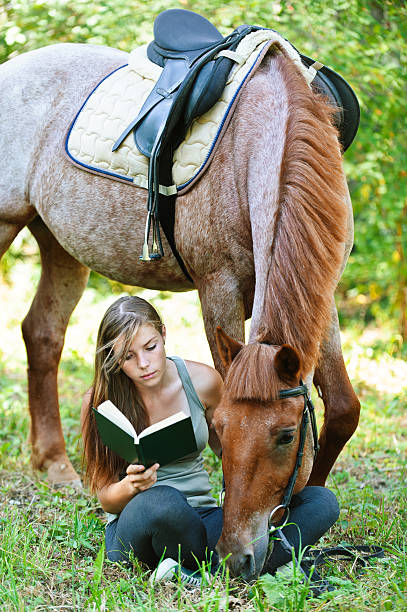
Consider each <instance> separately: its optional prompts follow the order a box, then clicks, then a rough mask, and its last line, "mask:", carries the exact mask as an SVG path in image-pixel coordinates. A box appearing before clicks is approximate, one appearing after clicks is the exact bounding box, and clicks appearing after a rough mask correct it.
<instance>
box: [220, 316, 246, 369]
mask: <svg viewBox="0 0 407 612" xmlns="http://www.w3.org/2000/svg"><path fill="white" fill-rule="evenodd" d="M215 338H216V346H217V348H218V353H219V356H220V358H221V360H222V363H223V365H224V366H225V368H227V367H229V366H230V364H231V363H232V361H233V359H234V358H235V357H236V355H237V354H238V352H239V351H240V350H241V349H242V348H243V347H244V344H242V343H241V342H238V341H237V340H234V339H233V338H231V337H230V336H228V335H227V334H226V333H225V332H224V331H223V329H222V328H221V327H219V325H218V327H217V328H216V335H215Z"/></svg>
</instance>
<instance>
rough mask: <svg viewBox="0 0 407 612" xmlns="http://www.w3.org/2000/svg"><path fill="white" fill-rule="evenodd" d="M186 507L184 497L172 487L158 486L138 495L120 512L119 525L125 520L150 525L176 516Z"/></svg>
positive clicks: (186, 503)
mask: <svg viewBox="0 0 407 612" xmlns="http://www.w3.org/2000/svg"><path fill="white" fill-rule="evenodd" d="M185 506H188V502H187V500H186V497H185V496H184V495H183V494H182V493H180V492H179V491H178V490H177V489H175V488H174V487H169V486H167V485H158V486H156V487H151V488H150V489H147V490H146V491H142V492H141V493H138V494H137V495H135V496H134V497H133V499H131V500H130V501H129V503H128V504H127V505H126V506H125V508H124V509H123V510H122V513H121V515H120V519H119V521H120V523H122V522H124V521H127V520H131V521H133V520H135V519H137V521H139V522H144V521H147V522H148V523H150V524H152V523H154V522H156V521H162V520H163V519H167V518H168V516H169V515H174V514H175V515H177V514H178V513H179V512H180V510H181V511H182V510H183V509H184V508H185Z"/></svg>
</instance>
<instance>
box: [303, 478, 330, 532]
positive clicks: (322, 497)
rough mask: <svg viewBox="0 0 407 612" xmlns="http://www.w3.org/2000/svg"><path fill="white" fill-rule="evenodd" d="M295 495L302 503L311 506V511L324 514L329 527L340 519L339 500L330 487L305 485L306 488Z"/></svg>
mask: <svg viewBox="0 0 407 612" xmlns="http://www.w3.org/2000/svg"><path fill="white" fill-rule="evenodd" d="M295 497H296V498H297V501H298V502H299V503H300V504H301V505H303V504H306V505H307V506H309V511H310V512H312V513H313V514H315V515H317V516H321V515H323V517H324V518H325V521H326V523H327V524H329V527H330V526H331V525H333V524H334V523H335V522H336V521H337V520H338V518H339V504H338V500H337V499H336V496H335V493H333V492H332V491H331V490H330V489H327V488H326V487H305V489H303V490H302V491H301V492H300V493H298V494H297V495H296V496H295ZM296 505H299V504H296ZM329 527H327V528H329Z"/></svg>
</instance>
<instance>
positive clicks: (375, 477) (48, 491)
mask: <svg viewBox="0 0 407 612" xmlns="http://www.w3.org/2000/svg"><path fill="white" fill-rule="evenodd" d="M13 274H14V278H13V279H12V280H13V284H12V285H10V286H3V287H2V289H1V295H0V297H1V298H2V303H3V304H5V305H6V307H5V308H3V309H2V311H1V318H2V320H1V321H0V323H1V327H2V331H1V334H2V335H1V338H2V352H1V353H0V403H1V410H0V609H1V610H119V609H120V610H121V609H122V610H143V611H150V610H151V611H153V610H197V611H205V612H211V611H224V610H245V611H246V610H256V611H261V612H262V611H266V610H267V611H269V610H282V611H302V610H304V611H308V610H313V611H319V610H327V611H331V610H332V611H333V610H341V611H342V610H349V611H353V610H355V611H366V612H367V611H369V612H371V611H372V610H375V611H376V610H377V611H379V610H380V611H381V610H400V611H401V610H405V609H406V607H407V595H406V573H407V572H406V569H407V562H406V552H407V551H406V548H407V544H406V535H405V534H406V533H407V513H406V498H407V495H406V491H407V487H406V478H407V473H406V461H405V458H406V451H407V435H406V430H407V413H406V410H405V408H406V399H407V387H406V384H407V383H406V380H407V364H406V363H405V362H403V361H401V360H400V359H398V358H397V356H396V354H394V353H393V354H392V355H390V354H388V353H387V352H386V351H385V347H386V346H387V344H386V342H387V338H388V337H390V336H389V334H391V332H390V331H389V332H387V331H386V330H384V329H382V330H375V329H367V330H364V332H363V333H362V334H361V333H360V332H359V333H358V335H357V336H355V334H354V332H353V331H352V330H346V332H345V333H344V349H345V356H346V361H347V367H348V371H349V373H350V376H351V379H352V380H353V382H354V385H355V388H356V390H357V393H358V394H359V397H360V399H361V401H362V416H361V422H360V426H359V429H358V431H357V432H356V434H355V435H354V436H353V438H352V439H351V441H350V442H349V444H348V445H347V447H346V448H345V450H344V451H343V453H342V454H341V455H340V457H339V459H338V461H337V463H336V465H335V466H334V469H333V471H332V473H331V476H330V479H329V483H328V484H329V486H330V487H331V488H332V489H333V490H334V491H335V493H336V495H337V496H338V499H339V501H340V506H341V514H340V518H339V520H338V522H337V524H336V525H335V526H334V527H333V528H332V529H331V531H330V533H329V534H327V535H325V536H324V538H323V540H322V542H321V543H320V544H321V545H323V546H327V545H333V544H339V543H342V544H361V543H368V544H374V543H379V544H382V545H385V546H386V557H385V558H384V559H376V560H373V561H372V564H371V566H370V567H369V568H368V569H367V570H366V571H365V572H364V573H363V574H361V575H358V572H357V569H356V568H355V567H352V565H351V564H349V563H341V564H334V565H332V566H329V567H328V568H326V570H325V574H326V576H327V577H328V578H329V580H330V582H331V583H332V584H333V585H334V586H335V587H336V589H335V590H334V591H332V592H329V593H326V594H324V595H322V596H320V597H318V598H315V597H314V598H313V597H312V596H310V595H312V594H311V593H310V588H309V585H308V584H306V583H303V582H302V581H301V579H300V576H299V574H298V570H296V568H294V569H293V570H291V571H290V570H288V573H287V572H284V573H278V574H277V575H276V576H275V577H271V576H267V575H266V576H264V577H262V578H261V579H259V580H258V581H257V582H256V583H254V584H250V585H247V584H244V583H243V582H241V581H239V580H232V579H230V578H229V576H228V575H227V573H226V574H224V576H223V577H219V578H218V579H217V580H216V581H215V583H214V584H213V585H212V586H204V587H203V589H202V592H201V591H197V592H191V591H187V590H185V589H183V588H182V586H181V585H179V584H177V583H174V584H165V585H159V586H157V587H155V588H154V589H153V588H152V587H151V586H150V585H149V583H148V578H149V572H148V571H146V569H145V568H143V567H141V566H140V565H139V564H138V563H137V562H134V567H133V568H132V569H131V570H129V569H126V568H124V567H121V566H118V565H115V564H112V563H110V562H109V561H107V560H106V558H105V554H104V548H103V544H102V543H103V533H104V515H103V512H102V510H101V508H100V507H99V505H98V502H97V500H96V499H95V498H93V497H92V496H90V495H89V494H88V492H87V491H86V490H83V491H78V490H75V489H72V488H69V487H65V488H61V489H55V488H51V487H50V486H49V485H48V484H47V482H46V480H45V477H44V475H41V474H38V473H34V472H33V471H32V469H31V467H30V463H29V446H28V443H27V434H28V428H29V421H28V415H27V409H26V405H27V391H26V376H25V368H26V365H25V357H24V347H23V343H22V340H21V334H20V332H19V328H18V327H17V325H19V322H20V320H21V319H22V318H23V316H24V311H25V310H26V309H27V305H28V303H29V301H30V297H31V294H32V288H31V283H27V268H26V267H24V266H22V265H21V266H20V264H16V266H15V270H14V272H13ZM32 274H33V275H35V271H34V272H32ZM142 295H143V296H145V297H147V298H148V299H151V298H153V300H154V302H155V304H156V305H157V306H158V308H159V309H160V310H161V312H162V313H163V315H164V319H165V321H166V323H167V328H168V332H169V351H168V352H169V354H181V355H182V356H183V357H187V358H194V359H197V360H202V361H206V362H208V363H211V361H210V354H209V350H208V348H207V345H206V341H205V337H204V332H203V326H202V321H201V318H200V313H199V306H198V303H197V298H196V295H195V293H189V294H182V295H173V296H171V298H170V297H169V294H158V293H154V292H151V291H143V292H142ZM113 299H114V296H109V297H108V298H100V297H99V295H98V294H97V293H96V292H95V291H94V290H92V289H90V290H87V292H86V293H85V296H84V298H83V300H82V302H81V304H80V306H79V307H78V309H77V311H76V312H75V313H74V316H73V318H72V323H71V325H70V328H69V331H68V334H67V340H66V346H65V349H64V354H63V360H62V364H61V369H60V377H59V388H60V399H61V414H62V420H63V426H64V431H65V436H66V441H67V448H68V452H69V456H70V458H71V459H72V460H73V463H74V465H75V467H76V468H77V469H78V470H79V466H80V437H79V423H78V421H79V419H78V416H79V409H80V403H81V396H82V394H83V392H84V391H85V390H86V388H87V387H88V386H89V384H90V381H91V377H92V359H93V346H94V344H93V343H94V338H95V334H96V326H97V323H98V320H99V319H100V317H101V315H102V313H103V312H104V310H105V309H106V307H107V305H108V304H110V303H111V302H112V301H113ZM180 312H182V317H179V313H180ZM372 347H374V348H373V349H372ZM316 403H317V411H318V412H319V414H321V409H320V408H321V405H320V404H319V400H317V402H316ZM206 463H207V467H208V469H209V471H210V476H211V481H212V484H213V486H214V490H215V492H217V491H219V489H220V484H221V471H220V463H219V461H218V460H217V459H215V458H214V457H213V455H212V454H211V453H210V452H209V451H208V452H207V453H206Z"/></svg>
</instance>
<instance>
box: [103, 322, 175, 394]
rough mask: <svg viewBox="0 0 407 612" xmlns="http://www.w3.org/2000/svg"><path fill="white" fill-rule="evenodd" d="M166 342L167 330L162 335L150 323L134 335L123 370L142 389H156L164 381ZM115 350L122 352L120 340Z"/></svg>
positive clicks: (141, 327) (142, 326)
mask: <svg viewBox="0 0 407 612" xmlns="http://www.w3.org/2000/svg"><path fill="white" fill-rule="evenodd" d="M164 341H165V328H164V327H163V334H162V335H161V334H160V332H159V331H157V330H156V329H155V327H154V326H153V325H150V324H149V323H146V324H144V325H140V327H139V328H138V330H137V332H136V333H135V334H134V337H133V340H132V342H131V344H130V347H129V351H128V353H127V356H126V358H125V360H124V363H123V365H122V370H123V372H124V373H125V374H127V376H128V377H129V378H130V379H131V380H132V381H133V382H134V384H135V385H136V386H137V387H139V388H140V389H142V388H149V387H154V386H155V385H156V384H157V383H159V382H160V381H161V380H162V377H163V375H164V372H165V368H166V355H165V347H164ZM113 350H114V352H116V351H119V350H120V339H119V340H118V342H117V344H116V346H115V347H114V349H113Z"/></svg>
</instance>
